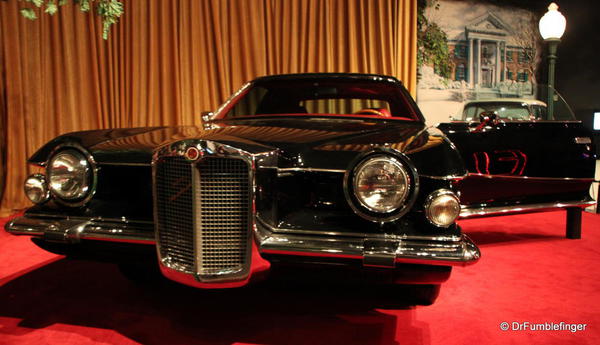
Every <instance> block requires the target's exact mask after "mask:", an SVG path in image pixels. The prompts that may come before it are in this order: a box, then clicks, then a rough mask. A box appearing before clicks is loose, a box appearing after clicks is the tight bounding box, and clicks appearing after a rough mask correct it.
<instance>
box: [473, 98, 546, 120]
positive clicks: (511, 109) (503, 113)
mask: <svg viewBox="0 0 600 345" xmlns="http://www.w3.org/2000/svg"><path fill="white" fill-rule="evenodd" d="M544 110H545V109H544V108H543V107H539V106H536V110H535V112H536V114H533V112H534V111H533V109H530V106H528V105H527V103H525V102H480V103H470V104H467V105H466V106H465V108H464V110H463V115H462V118H463V120H465V121H473V120H476V119H477V118H478V116H479V114H481V113H483V112H486V111H493V112H495V113H496V114H497V115H498V117H499V118H501V119H506V120H530V119H531V116H535V115H541V114H537V113H539V112H541V111H544ZM541 117H542V116H540V118H541Z"/></svg>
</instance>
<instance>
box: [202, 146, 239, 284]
mask: <svg viewBox="0 0 600 345" xmlns="http://www.w3.org/2000/svg"><path fill="white" fill-rule="evenodd" d="M197 169H198V170H197V171H198V177H199V178H198V180H199V183H196V184H195V198H196V200H195V201H196V215H197V224H198V228H199V231H198V232H197V234H198V236H197V237H196V247H197V248H201V250H199V252H198V273H200V274H201V275H211V274H223V273H226V272H237V271H240V270H242V269H243V267H244V265H245V263H246V257H247V255H246V254H247V249H248V229H249V226H250V224H249V222H250V219H249V215H250V189H249V188H250V184H249V179H248V164H247V163H246V162H245V161H243V160H241V159H231V158H221V157H208V158H205V159H203V160H201V161H200V162H199V163H198V164H197Z"/></svg>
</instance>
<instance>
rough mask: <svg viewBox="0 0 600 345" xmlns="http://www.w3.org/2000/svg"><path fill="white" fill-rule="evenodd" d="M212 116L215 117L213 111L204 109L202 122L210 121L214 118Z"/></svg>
mask: <svg viewBox="0 0 600 345" xmlns="http://www.w3.org/2000/svg"><path fill="white" fill-rule="evenodd" d="M212 117H213V112H212V111H203V112H202V113H201V119H202V122H209V121H210V120H212Z"/></svg>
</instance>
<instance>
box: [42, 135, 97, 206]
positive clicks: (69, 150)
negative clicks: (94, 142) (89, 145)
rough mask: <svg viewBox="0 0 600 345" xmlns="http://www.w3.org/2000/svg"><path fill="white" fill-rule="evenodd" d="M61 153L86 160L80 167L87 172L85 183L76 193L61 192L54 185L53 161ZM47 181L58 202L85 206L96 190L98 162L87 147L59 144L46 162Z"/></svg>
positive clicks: (81, 160) (80, 160) (84, 177)
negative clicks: (70, 194)
mask: <svg viewBox="0 0 600 345" xmlns="http://www.w3.org/2000/svg"><path fill="white" fill-rule="evenodd" d="M60 155H71V156H72V157H75V161H77V160H78V161H79V162H85V163H82V165H83V166H82V167H80V168H81V169H82V170H83V172H82V173H83V174H85V176H83V179H84V181H85V184H82V186H80V187H79V189H80V191H79V192H77V193H76V194H75V195H72V196H67V195H64V194H61V192H60V191H58V190H56V188H53V186H52V184H53V181H52V180H53V174H54V173H53V171H52V169H53V163H54V161H55V160H56V158H57V157H59V156H60ZM46 181H47V184H48V190H49V191H50V194H51V195H52V197H53V199H54V200H56V201H57V202H58V203H60V204H62V205H65V206H70V207H80V206H83V205H85V204H86V203H87V202H88V201H89V200H90V199H91V198H92V197H93V195H94V194H95V192H96V183H97V166H96V162H95V161H94V159H93V157H92V156H91V155H90V153H89V152H87V151H86V150H85V149H83V148H82V147H80V146H78V145H60V146H57V147H56V148H55V149H54V150H53V151H52V154H50V155H49V158H48V161H47V162H46Z"/></svg>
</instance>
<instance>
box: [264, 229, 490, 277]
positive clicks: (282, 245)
mask: <svg viewBox="0 0 600 345" xmlns="http://www.w3.org/2000/svg"><path fill="white" fill-rule="evenodd" d="M257 225H258V224H257ZM256 234H257V239H258V242H259V250H260V252H261V253H263V254H275V255H296V256H316V257H323V258H327V257H331V258H347V259H356V260H363V265H365V266H371V265H372V262H371V260H370V259H372V258H373V257H377V256H381V257H389V256H391V260H392V262H393V263H394V266H395V264H396V263H411V264H425V265H442V266H466V265H470V264H474V263H475V262H477V260H479V258H480V256H481V253H480V251H479V249H478V248H477V246H476V245H475V244H474V243H473V242H472V241H471V240H470V239H469V238H468V237H467V236H466V235H462V236H461V237H460V241H459V242H440V243H432V242H430V241H411V240H387V239H374V238H370V237H368V236H366V237H364V238H348V237H345V238H340V237H337V238H332V237H327V236H318V237H317V236H297V235H288V234H285V235H283V234H275V233H272V232H270V231H269V230H268V229H267V228H264V227H262V226H260V225H259V226H257V232H256ZM366 259H369V261H365V260H366ZM385 261H386V262H388V263H389V261H388V260H385ZM386 267H390V268H391V266H389V265H386Z"/></svg>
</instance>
